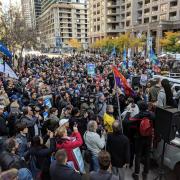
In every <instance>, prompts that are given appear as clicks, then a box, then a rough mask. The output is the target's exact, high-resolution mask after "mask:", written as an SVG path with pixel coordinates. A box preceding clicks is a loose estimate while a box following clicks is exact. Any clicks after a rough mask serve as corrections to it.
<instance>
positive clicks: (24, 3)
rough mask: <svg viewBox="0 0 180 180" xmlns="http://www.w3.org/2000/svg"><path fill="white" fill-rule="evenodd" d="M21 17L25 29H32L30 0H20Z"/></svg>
mask: <svg viewBox="0 0 180 180" xmlns="http://www.w3.org/2000/svg"><path fill="white" fill-rule="evenodd" d="M21 9H22V16H23V17H24V19H25V23H26V25H27V27H29V28H33V17H32V11H31V9H32V3H31V0H21Z"/></svg>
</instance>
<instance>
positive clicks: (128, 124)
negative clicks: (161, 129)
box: [123, 111, 155, 140]
mask: <svg viewBox="0 0 180 180" xmlns="http://www.w3.org/2000/svg"><path fill="white" fill-rule="evenodd" d="M144 117H147V118H148V119H149V120H151V121H152V124H154V119H155V115H154V113H152V112H149V111H140V112H139V113H138V114H137V115H135V116H134V117H133V119H143V118H144ZM129 119H132V118H129V117H128V118H126V119H125V121H123V127H124V132H125V134H126V135H127V136H128V137H129V138H130V140H132V139H139V138H141V139H142V138H143V139H149V137H143V136H141V135H140V131H139V128H140V123H141V121H140V120H129Z"/></svg>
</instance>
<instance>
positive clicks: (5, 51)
mask: <svg viewBox="0 0 180 180" xmlns="http://www.w3.org/2000/svg"><path fill="white" fill-rule="evenodd" d="M0 52H1V53H3V54H4V55H5V56H7V57H8V58H10V59H11V58H12V53H11V52H10V51H9V50H8V48H7V47H6V46H5V45H4V44H3V43H2V42H0Z"/></svg>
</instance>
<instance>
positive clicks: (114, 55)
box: [111, 47, 116, 58]
mask: <svg viewBox="0 0 180 180" xmlns="http://www.w3.org/2000/svg"><path fill="white" fill-rule="evenodd" d="M115 57H116V48H115V47H113V49H112V52H111V58H115Z"/></svg>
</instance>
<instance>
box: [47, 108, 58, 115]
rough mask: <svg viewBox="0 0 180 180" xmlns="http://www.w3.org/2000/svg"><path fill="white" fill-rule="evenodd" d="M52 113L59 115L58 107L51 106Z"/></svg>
mask: <svg viewBox="0 0 180 180" xmlns="http://www.w3.org/2000/svg"><path fill="white" fill-rule="evenodd" d="M49 113H50V115H51V114H52V115H55V116H57V115H58V109H57V108H51V109H50V111H49Z"/></svg>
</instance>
